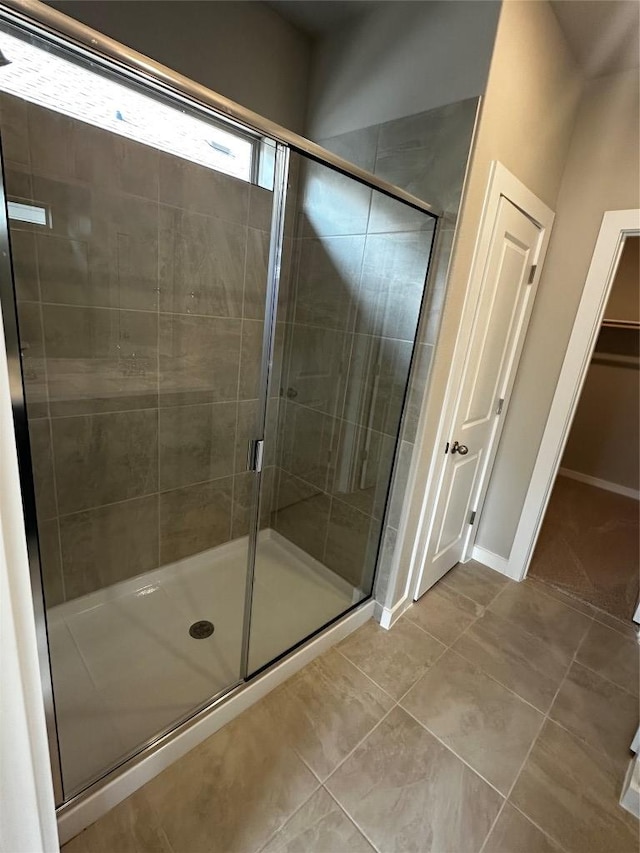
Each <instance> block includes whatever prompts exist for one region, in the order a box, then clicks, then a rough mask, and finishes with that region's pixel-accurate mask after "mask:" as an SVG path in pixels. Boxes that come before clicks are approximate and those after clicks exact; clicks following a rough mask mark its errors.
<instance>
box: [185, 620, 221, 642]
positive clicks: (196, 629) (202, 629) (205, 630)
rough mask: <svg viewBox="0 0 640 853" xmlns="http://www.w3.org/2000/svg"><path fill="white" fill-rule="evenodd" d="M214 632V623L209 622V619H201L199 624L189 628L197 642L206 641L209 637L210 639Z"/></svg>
mask: <svg viewBox="0 0 640 853" xmlns="http://www.w3.org/2000/svg"><path fill="white" fill-rule="evenodd" d="M214 630H215V629H214V627H213V622H209V621H208V620H207V619H201V620H200V621H199V622H194V623H193V625H192V626H191V627H190V628H189V634H190V635H191V636H192V637H193V638H194V639H195V640H204V639H206V638H207V637H210V636H211V635H212V634H213V632H214Z"/></svg>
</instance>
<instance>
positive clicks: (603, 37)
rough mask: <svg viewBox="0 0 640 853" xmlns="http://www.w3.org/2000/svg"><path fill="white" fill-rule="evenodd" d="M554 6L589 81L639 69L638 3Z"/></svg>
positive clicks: (568, 1)
mask: <svg viewBox="0 0 640 853" xmlns="http://www.w3.org/2000/svg"><path fill="white" fill-rule="evenodd" d="M551 5H552V7H553V10H554V12H555V13H556V17H557V18H558V21H559V23H560V27H561V28H562V31H563V32H564V35H565V38H566V39H567V41H568V43H569V47H570V48H571V50H572V51H573V54H574V56H575V57H576V59H577V60H578V62H579V63H580V65H581V66H582V68H583V70H584V71H585V73H586V74H587V76H588V77H599V76H600V75H602V74H614V73H615V72H617V71H627V70H630V69H632V68H638V67H639V66H640V3H638V2H637V0H551Z"/></svg>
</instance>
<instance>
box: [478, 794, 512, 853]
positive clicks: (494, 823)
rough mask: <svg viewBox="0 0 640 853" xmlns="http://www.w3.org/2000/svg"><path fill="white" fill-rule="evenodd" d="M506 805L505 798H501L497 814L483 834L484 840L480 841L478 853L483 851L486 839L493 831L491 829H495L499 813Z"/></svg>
mask: <svg viewBox="0 0 640 853" xmlns="http://www.w3.org/2000/svg"><path fill="white" fill-rule="evenodd" d="M506 806H507V800H506V799H505V800H503V801H502V803H501V804H500V808H499V809H498V814H497V815H496V816H495V818H494V819H493V821H492V823H491V826H490V827H489V831H488V832H487V834H486V835H485V837H484V841H483V842H482V846H481V847H480V850H479V851H478V853H484V848H485V847H486V846H487V841H488V840H489V838H490V837H491V833H492V832H493V830H494V829H495V827H496V824H497V823H498V821H499V820H500V815H501V814H502V812H503V811H504V810H505V808H506Z"/></svg>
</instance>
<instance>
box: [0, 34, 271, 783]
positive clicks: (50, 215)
mask: <svg viewBox="0 0 640 853" xmlns="http://www.w3.org/2000/svg"><path fill="white" fill-rule="evenodd" d="M0 50H1V51H2V54H3V56H4V58H5V59H6V61H7V63H8V64H4V65H3V66H2V67H0V109H1V125H0V127H1V133H2V147H3V154H4V167H5V181H6V192H7V196H8V213H9V225H10V240H11V250H12V256H13V267H14V280H15V297H16V303H17V314H18V321H19V323H18V324H19V338H20V341H19V343H20V348H21V352H22V367H23V375H24V384H25V389H26V399H27V414H28V421H29V436H30V443H31V450H32V456H33V469H34V479H35V490H36V497H37V520H38V535H39V547H40V556H41V568H42V580H43V586H44V593H45V603H46V610H47V623H48V633H49V643H50V655H51V668H52V673H53V686H54V697H55V708H56V714H57V724H58V736H59V743H60V751H61V763H62V775H63V783H64V792H65V796H66V797H67V798H68V797H69V796H70V795H72V794H74V793H75V792H77V791H79V790H80V789H82V788H83V787H84V786H86V785H87V784H88V783H89V782H91V781H92V780H94V779H96V778H98V777H100V776H102V775H103V774H104V773H105V772H107V771H108V770H109V769H110V768H112V767H114V766H115V765H117V764H118V763H119V762H120V761H122V760H123V759H124V758H125V757H126V756H128V755H130V754H132V753H134V752H135V751H137V750H138V749H139V748H140V747H141V746H142V745H144V744H145V743H147V742H149V741H151V740H153V739H154V738H156V737H157V736H158V735H159V734H161V733H162V732H164V731H166V730H168V729H169V728H171V727H172V726H173V725H174V724H175V723H176V722H177V721H179V720H181V719H184V718H186V717H188V716H189V715H190V714H192V713H193V712H194V711H195V710H196V709H197V708H198V707H201V706H202V705H203V704H206V703H207V702H208V701H210V700H211V698H212V697H214V696H216V695H217V694H219V693H220V692H222V691H224V690H226V689H228V688H229V687H230V686H231V685H233V684H236V683H237V682H239V681H240V680H241V649H242V637H243V614H244V605H245V589H246V579H247V558H248V535H247V534H248V529H249V519H250V517H251V512H252V507H251V499H252V498H251V496H252V495H253V488H252V479H253V478H254V477H255V476H256V475H255V474H253V473H248V472H247V464H246V446H247V441H248V439H249V438H250V437H251V436H252V435H253V432H254V429H255V427H254V415H255V412H256V409H257V398H258V384H259V376H260V365H261V353H262V339H263V325H264V301H265V287H266V284H265V282H266V268H267V257H268V247H269V231H270V219H271V207H272V195H273V194H272V192H271V191H270V190H268V189H262V188H259V187H258V186H256V185H252V183H251V178H252V176H253V175H255V173H256V165H257V150H256V149H257V141H256V140H255V139H253V138H252V137H251V136H249V135H248V134H246V133H243V132H240V131H238V130H237V129H236V128H234V127H233V126H229V125H225V126H223V125H222V124H219V123H217V122H215V121H214V120H213V119H212V118H210V117H209V115H208V114H205V113H196V112H195V111H192V110H191V109H188V108H187V107H186V106H184V105H182V104H180V103H173V102H170V101H167V100H163V99H161V97H160V96H159V95H155V94H153V93H150V92H149V91H146V90H143V89H139V88H137V87H136V86H135V85H134V84H132V83H130V82H127V81H126V80H124V79H120V78H116V77H114V76H112V75H110V74H107V73H106V72H105V71H103V70H101V69H100V68H99V67H98V66H96V65H90V64H89V63H84V62H82V61H80V60H79V59H78V58H77V57H75V58H71V57H70V56H68V55H65V54H64V53H63V52H62V51H60V50H58V49H57V48H56V49H55V50H54V49H53V48H52V47H51V46H47V45H45V44H44V43H42V42H40V41H38V40H36V39H35V38H31V37H27V36H20V35H19V34H18V33H17V32H16V31H14V30H12V29H10V28H9V27H7V26H4V25H3V26H2V27H1V28H0ZM264 153H265V149H264V147H263V155H264ZM261 159H262V161H263V162H264V161H265V157H264V156H263V157H262V158H261ZM3 310H4V311H10V310H13V306H9V305H3Z"/></svg>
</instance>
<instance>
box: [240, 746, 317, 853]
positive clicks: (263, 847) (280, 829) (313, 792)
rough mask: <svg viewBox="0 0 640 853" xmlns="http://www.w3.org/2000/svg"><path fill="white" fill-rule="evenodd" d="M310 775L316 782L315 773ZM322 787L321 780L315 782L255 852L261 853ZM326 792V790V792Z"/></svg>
mask: <svg viewBox="0 0 640 853" xmlns="http://www.w3.org/2000/svg"><path fill="white" fill-rule="evenodd" d="M303 763H304V762H303ZM305 767H306V765H305ZM311 775H312V776H314V778H315V780H316V782H318V778H317V776H315V774H313V773H312V774H311ZM323 789H324V786H323V785H322V782H318V784H317V785H316V787H315V788H314V789H313V791H312V792H311V793H310V794H309V796H308V797H307V798H306V800H304V802H302V803H300V805H299V806H298V807H297V808H296V809H294V810H293V811H292V812H291V814H290V815H289V816H288V817H287V818H285V820H283V821H282V823H281V824H280V826H278V827H276V829H274V831H273V832H272V833H271V834H270V835H269V837H268V838H267V840H266V841H265V842H264V844H260V845H259V846H258V847H256V848H255V853H262V851H263V850H265V849H266V848H267V847H268V846H269V844H270V843H271V842H272V841H273V839H274V838H276V836H277V835H278V834H279V833H280V832H282V830H283V829H284V828H285V827H286V826H288V825H289V823H290V822H291V821H292V820H293V818H294V817H295V816H296V815H297V814H298V812H300V811H302V809H303V808H304V807H305V806H306V805H307V804H308V802H309V800H311V799H312V798H313V797H315V795H316V794H317V793H318V791H321V790H323ZM327 793H328V792H327Z"/></svg>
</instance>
